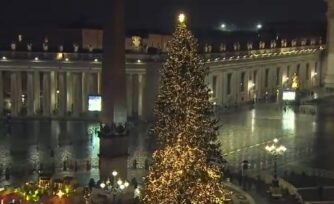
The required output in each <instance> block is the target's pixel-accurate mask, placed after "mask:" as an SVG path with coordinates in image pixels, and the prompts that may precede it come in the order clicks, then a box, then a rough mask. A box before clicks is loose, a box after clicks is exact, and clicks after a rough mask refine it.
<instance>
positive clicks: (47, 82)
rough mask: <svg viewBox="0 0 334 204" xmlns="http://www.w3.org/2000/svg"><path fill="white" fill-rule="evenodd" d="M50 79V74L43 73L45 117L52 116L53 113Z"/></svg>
mask: <svg viewBox="0 0 334 204" xmlns="http://www.w3.org/2000/svg"><path fill="white" fill-rule="evenodd" d="M50 79H51V77H50V73H49V72H43V103H42V104H43V116H50V111H51V107H50V105H51V100H50V99H51V93H50Z"/></svg>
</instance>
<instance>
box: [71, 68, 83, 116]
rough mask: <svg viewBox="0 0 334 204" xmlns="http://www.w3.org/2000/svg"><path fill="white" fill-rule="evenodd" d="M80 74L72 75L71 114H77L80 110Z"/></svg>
mask: <svg viewBox="0 0 334 204" xmlns="http://www.w3.org/2000/svg"><path fill="white" fill-rule="evenodd" d="M81 77H82V74H81V73H75V74H74V75H73V90H74V92H73V115H74V116H79V115H80V113H81V112H82V78H81Z"/></svg>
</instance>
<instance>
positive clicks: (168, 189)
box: [143, 14, 228, 204]
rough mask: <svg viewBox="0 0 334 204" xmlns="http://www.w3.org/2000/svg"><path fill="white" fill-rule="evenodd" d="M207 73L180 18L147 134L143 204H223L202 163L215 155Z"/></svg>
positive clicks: (214, 177)
mask: <svg viewBox="0 0 334 204" xmlns="http://www.w3.org/2000/svg"><path fill="white" fill-rule="evenodd" d="M207 73H208V69H207V68H205V67H204V64H203V62H202V60H201V59H200V57H199V56H198V54H197V42H196V40H195V38H194V36H193V35H192V34H191V32H190V31H189V30H188V29H187V26H186V24H185V16H184V15H183V14H181V15H180V16H179V24H178V25H177V28H176V31H175V33H174V34H173V38H172V40H171V41H170V42H169V44H168V56H167V61H166V63H165V64H164V67H163V70H162V73H161V75H162V76H161V82H160V83H161V85H160V89H159V95H158V100H157V104H156V109H155V116H156V123H155V126H154V129H153V134H154V135H155V136H157V137H158V143H159V150H157V151H155V152H154V154H153V164H152V166H151V168H150V172H149V175H148V176H147V178H146V183H145V184H146V186H145V187H146V189H145V190H146V191H145V196H144V198H143V201H144V203H147V204H156V203H163V204H174V203H175V204H181V203H186V204H188V203H210V204H211V203H224V200H225V197H226V196H227V195H228V194H227V193H226V192H225V190H224V189H223V186H222V185H221V183H220V182H221V179H220V172H219V170H218V168H217V167H216V166H214V165H211V164H209V163H208V161H209V159H210V158H211V157H212V156H217V155H220V153H219V149H218V147H219V144H218V143H217V131H218V127H217V121H216V120H215V119H214V118H213V104H212V102H210V100H209V98H210V96H209V92H210V90H209V89H208V88H207V86H206V85H205V77H206V75H207Z"/></svg>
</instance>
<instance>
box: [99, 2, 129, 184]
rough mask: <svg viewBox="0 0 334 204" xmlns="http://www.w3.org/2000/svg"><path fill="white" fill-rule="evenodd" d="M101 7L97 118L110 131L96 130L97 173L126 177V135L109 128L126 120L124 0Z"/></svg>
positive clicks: (105, 175) (105, 176) (122, 123)
mask: <svg viewBox="0 0 334 204" xmlns="http://www.w3.org/2000/svg"><path fill="white" fill-rule="evenodd" d="M104 11H105V15H104V16H105V21H104V33H103V62H102V77H101V78H102V87H101V90H102V93H101V95H102V113H101V122H102V123H103V124H105V125H108V126H109V128H111V129H112V131H109V132H107V133H106V132H103V131H101V132H100V154H99V158H100V160H99V167H100V177H101V179H102V180H105V179H107V178H108V177H112V175H111V173H112V171H114V170H116V171H117V172H118V176H120V177H121V178H122V179H126V178H127V157H128V135H127V133H119V131H114V129H115V128H112V127H116V126H119V125H122V126H124V125H125V122H126V120H127V111H126V104H127V103H126V75H125V22H124V0H104Z"/></svg>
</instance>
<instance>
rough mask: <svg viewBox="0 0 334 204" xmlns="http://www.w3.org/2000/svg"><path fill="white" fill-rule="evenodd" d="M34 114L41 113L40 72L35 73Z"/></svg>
mask: <svg viewBox="0 0 334 204" xmlns="http://www.w3.org/2000/svg"><path fill="white" fill-rule="evenodd" d="M33 97H34V112H35V113H37V112H40V111H41V87H40V72H37V71H36V72H34V96H33Z"/></svg>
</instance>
